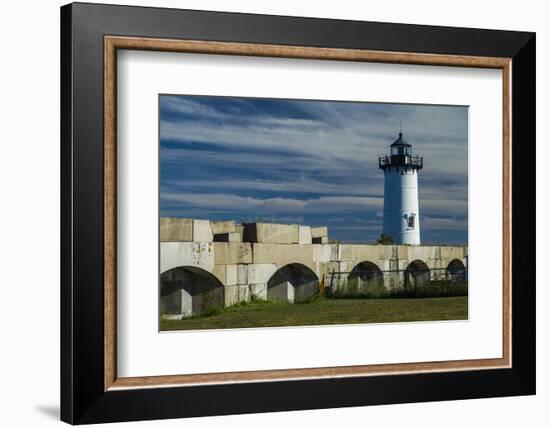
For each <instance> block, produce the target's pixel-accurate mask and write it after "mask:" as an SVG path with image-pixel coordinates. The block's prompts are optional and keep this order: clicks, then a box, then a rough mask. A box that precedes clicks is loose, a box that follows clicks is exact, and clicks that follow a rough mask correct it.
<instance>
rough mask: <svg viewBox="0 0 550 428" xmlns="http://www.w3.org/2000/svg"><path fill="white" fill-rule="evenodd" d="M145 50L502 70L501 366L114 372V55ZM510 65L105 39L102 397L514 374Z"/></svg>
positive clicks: (483, 362) (492, 60)
mask: <svg viewBox="0 0 550 428" xmlns="http://www.w3.org/2000/svg"><path fill="white" fill-rule="evenodd" d="M118 49H129V50H147V51H165V52H181V53H200V54H213V55H216V54H218V55H244V56H262V57H279V58H299V59H323V60H336V61H359V62H378V63H394V64H417V65H440V66H454V67H475V68H494V69H501V70H502V82H503V85H502V91H503V110H502V115H503V116H502V120H503V122H502V125H503V135H502V139H503V177H502V179H503V190H502V191H503V218H502V220H503V254H502V256H503V260H502V261H503V320H502V335H503V341H502V343H503V349H502V358H493V359H475V360H458V361H432V362H422V363H403V364H378V365H357V366H343V367H322V368H305V369H282V370H262V371H245V372H228V373H204V374H188V375H170V376H148V377H127V378H119V377H117V374H116V373H117V367H116V331H117V324H116V236H117V235H116V224H117V221H116V220H117V219H116V188H117V185H116V183H117V182H116V177H117V170H116V163H117V162H116V153H117V150H116V129H117V126H116V123H117V116H116V85H117V50H118ZM511 65H512V60H511V58H498V57H478V56H460V55H437V54H419V53H408V52H382V51H369V50H358V49H335V48H319V47H302V46H283V45H266V44H249V43H228V42H211V41H196V40H169V39H155V38H137V37H119V36H105V37H104V215H105V216H104V329H105V332H104V390H105V391H107V390H111V389H127V388H144V387H164V386H176V385H177V386H192V385H199V384H217V383H237V382H259V381H274V380H277V381H280V380H296V379H308V378H337V377H358V376H369V375H382V374H385V375H392V374H404V373H422V372H442V371H458V370H472V369H478V370H479V369H496V368H509V367H511V361H512V355H511V340H512V315H511V313H512V312H511V284H512V282H511V281H512V266H511V249H512V242H511V240H512V234H511V227H512V223H511V220H512V218H511V194H512V187H511V186H512V165H511V124H512V121H511V115H512V110H511V82H512V80H511V79H512V71H511V70H512V67H511Z"/></svg>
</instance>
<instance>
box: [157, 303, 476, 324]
mask: <svg viewBox="0 0 550 428" xmlns="http://www.w3.org/2000/svg"><path fill="white" fill-rule="evenodd" d="M467 318H468V297H466V296H461V297H435V298H411V299H343V298H340V299H326V298H319V299H315V300H312V301H310V302H308V303H303V304H291V303H279V302H262V301H255V302H251V303H249V304H246V305H237V306H233V307H230V308H225V309H222V310H219V311H216V312H215V313H211V314H208V315H207V316H200V317H193V318H189V319H183V320H161V323H160V329H161V330H197V329H220V328H247V327H276V326H277V327H279V326H300V325H326V324H357V323H361V324H363V323H381V322H404V321H436V320H464V319H467Z"/></svg>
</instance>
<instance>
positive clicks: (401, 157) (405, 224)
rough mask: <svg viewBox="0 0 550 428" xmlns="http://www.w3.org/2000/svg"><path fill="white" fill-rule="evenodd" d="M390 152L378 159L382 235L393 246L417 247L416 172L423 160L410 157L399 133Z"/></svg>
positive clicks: (401, 134) (409, 151)
mask: <svg viewBox="0 0 550 428" xmlns="http://www.w3.org/2000/svg"><path fill="white" fill-rule="evenodd" d="M390 148H391V154H390V155H389V156H388V155H386V156H382V157H380V158H379V159H378V166H379V168H380V169H382V170H383V171H384V227H383V232H382V233H383V234H384V235H386V236H391V237H392V238H393V242H394V243H396V244H410V245H419V244H420V217H419V211H418V171H419V170H420V169H422V166H423V158H422V157H421V156H413V154H412V147H411V145H410V144H409V143H407V142H406V141H405V140H404V139H403V133H402V132H399V138H398V139H397V140H396V141H395V142H394V143H393V144H392V145H391V146H390Z"/></svg>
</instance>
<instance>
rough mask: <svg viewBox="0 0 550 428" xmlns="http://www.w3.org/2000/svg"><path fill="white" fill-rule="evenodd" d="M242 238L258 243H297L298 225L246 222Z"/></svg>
mask: <svg viewBox="0 0 550 428" xmlns="http://www.w3.org/2000/svg"><path fill="white" fill-rule="evenodd" d="M243 240H244V241H246V242H258V243H260V244H297V243H298V242H299V226H298V225H297V224H272V223H246V224H244V238H243Z"/></svg>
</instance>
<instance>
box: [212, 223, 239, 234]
mask: <svg viewBox="0 0 550 428" xmlns="http://www.w3.org/2000/svg"><path fill="white" fill-rule="evenodd" d="M210 226H211V227H212V233H213V234H214V235H218V234H221V233H233V232H236V227H235V221H234V220H227V221H211V222H210Z"/></svg>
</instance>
